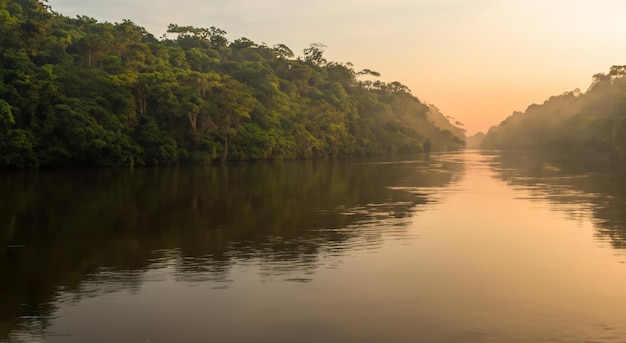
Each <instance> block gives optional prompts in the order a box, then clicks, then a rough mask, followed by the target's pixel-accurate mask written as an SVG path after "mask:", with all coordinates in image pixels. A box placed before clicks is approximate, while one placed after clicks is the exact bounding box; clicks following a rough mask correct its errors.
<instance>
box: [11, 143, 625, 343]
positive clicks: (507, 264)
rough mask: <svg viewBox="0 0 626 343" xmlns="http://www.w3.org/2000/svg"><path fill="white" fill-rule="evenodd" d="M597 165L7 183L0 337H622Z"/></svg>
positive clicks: (395, 163) (303, 170) (613, 237)
mask: <svg viewBox="0 0 626 343" xmlns="http://www.w3.org/2000/svg"><path fill="white" fill-rule="evenodd" d="M599 167H600V165H598V164H590V165H585V164H581V163H580V161H577V160H576V159H575V158H563V157H560V158H554V157H545V156H543V157H530V156H526V155H523V154H506V155H502V154H496V153H493V154H491V153H478V152H472V151H469V152H464V153H454V154H440V155H432V156H430V157H429V158H424V157H414V158H403V159H396V160H382V161H381V160H363V161H295V162H277V163H245V164H229V165H225V166H202V167H183V166H181V167H172V168H145V169H134V170H127V169H105V170H71V171H39V172H25V173H4V174H0V191H1V194H3V195H2V197H1V198H0V272H1V273H2V278H1V279H2V281H1V282H0V297H1V298H0V300H1V301H0V341H1V342H31V341H35V342H87V341H88V342H173V341H180V342H206V341H215V342H320V341H323V342H381V341H386V342H416V341H423V342H528V341H538V342H589V341H591V342H624V341H626V310H624V305H626V265H625V264H624V263H623V262H624V261H626V259H625V258H624V251H623V248H624V246H625V245H624V243H625V242H626V239H625V238H626V213H625V212H626V211H625V210H626V207H625V206H626V205H625V204H626V181H624V180H626V179H625V178H624V177H623V176H624V174H623V173H621V172H619V171H615V170H613V171H611V169H604V168H599ZM609 167H610V166H609Z"/></svg>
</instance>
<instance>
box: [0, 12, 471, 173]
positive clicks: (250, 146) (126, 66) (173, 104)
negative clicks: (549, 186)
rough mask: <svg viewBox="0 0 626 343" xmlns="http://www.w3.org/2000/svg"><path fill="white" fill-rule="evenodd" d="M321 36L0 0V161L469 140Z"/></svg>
mask: <svg viewBox="0 0 626 343" xmlns="http://www.w3.org/2000/svg"><path fill="white" fill-rule="evenodd" d="M324 48H325V46H324V45H323V44H319V43H314V44H311V45H310V46H308V47H307V48H306V49H304V51H303V52H302V55H301V56H296V54H295V53H294V52H293V51H292V50H291V49H290V48H289V47H287V46H285V45H284V44H276V45H274V46H271V47H270V46H267V45H266V44H264V43H263V44H257V43H255V42H253V41H251V40H249V39H247V38H239V39H235V40H234V41H230V40H229V39H228V38H227V37H226V32H225V31H224V30H221V29H219V28H215V27H210V28H197V27H191V26H181V25H178V24H170V25H169V26H168V30H167V34H165V35H163V37H160V38H156V37H154V36H153V35H152V34H150V33H149V32H146V30H145V29H144V28H142V27H141V26H138V25H136V24H135V23H133V22H132V21H131V20H123V21H122V22H119V23H108V22H104V23H101V22H98V21H97V20H96V19H93V18H90V17H87V16H79V17H76V18H69V17H66V16H63V15H61V14H59V13H56V12H54V11H53V9H51V8H50V6H49V5H48V3H47V2H46V1H45V0H41V1H38V0H0V168H38V167H90V166H141V165H167V164H178V163H211V162H212V161H226V160H263V159H300V158H337V157H349V156H368V155H377V154H402V153H427V152H429V151H450V150H456V149H460V148H462V147H464V145H465V142H464V139H465V136H464V131H463V130H462V129H460V128H458V127H456V126H454V125H452V124H450V123H449V122H448V121H447V119H446V118H445V116H443V114H441V113H440V112H439V111H438V110H437V109H436V107H434V106H430V105H428V104H425V103H423V102H421V101H420V100H419V99H418V98H417V97H415V96H413V95H412V94H411V91H410V90H409V88H408V87H406V86H405V85H403V84H402V83H400V82H397V81H393V82H383V81H380V80H378V78H379V77H380V74H379V73H377V72H375V71H372V70H370V69H363V70H355V69H354V66H353V64H351V63H349V62H348V63H339V62H332V61H328V60H326V58H325V57H324ZM435 123H439V124H435ZM441 123H444V125H442V124H441Z"/></svg>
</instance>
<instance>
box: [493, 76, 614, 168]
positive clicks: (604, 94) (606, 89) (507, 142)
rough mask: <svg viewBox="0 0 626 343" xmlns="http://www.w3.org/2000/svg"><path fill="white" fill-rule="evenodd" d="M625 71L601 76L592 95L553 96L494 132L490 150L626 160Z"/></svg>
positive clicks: (589, 92) (514, 117)
mask: <svg viewBox="0 0 626 343" xmlns="http://www.w3.org/2000/svg"><path fill="white" fill-rule="evenodd" d="M624 76H626V66H613V67H611V68H610V70H609V73H608V74H602V73H601V74H596V75H594V76H593V81H592V83H591V86H590V87H589V89H588V90H587V92H585V93H583V92H581V91H580V90H574V91H572V92H566V93H563V94H562V95H559V96H553V97H551V98H550V99H548V100H547V101H546V102H544V103H543V104H542V105H531V106H529V107H528V108H527V109H526V111H525V112H523V113H522V112H516V113H514V114H513V115H511V116H510V117H508V118H507V119H506V120H504V121H503V122H502V123H501V124H500V125H499V126H495V127H493V128H491V129H490V130H489V132H488V133H487V135H486V136H485V137H484V139H483V142H482V148H485V149H505V150H540V151H555V152H568V153H582V154H587V155H592V154H609V155H611V156H612V157H613V158H621V159H623V158H626V140H625V138H624V137H626V78H624Z"/></svg>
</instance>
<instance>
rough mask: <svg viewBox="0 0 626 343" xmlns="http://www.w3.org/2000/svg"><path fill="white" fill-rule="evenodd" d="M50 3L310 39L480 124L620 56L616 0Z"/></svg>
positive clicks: (140, 20) (145, 22) (293, 41)
mask: <svg viewBox="0 0 626 343" xmlns="http://www.w3.org/2000/svg"><path fill="white" fill-rule="evenodd" d="M49 4H50V5H51V6H52V9H53V10H54V11H56V12H59V13H61V14H64V15H67V16H75V15H77V14H81V15H87V16H90V17H94V18H96V19H98V20H99V21H110V22H120V21H121V20H122V19H130V20H132V21H134V22H135V23H137V24H138V25H141V26H144V27H145V28H146V29H147V30H148V31H149V32H151V33H153V34H154V35H155V36H157V37H159V36H161V35H162V34H163V33H164V32H165V30H166V29H167V25H168V24H169V23H177V24H180V25H193V26H198V27H211V26H215V27H218V28H221V29H223V30H225V31H226V32H227V38H228V39H229V40H231V41H232V40H235V39H237V38H241V37H246V38H249V39H251V40H253V41H254V42H256V43H266V44H267V45H270V46H272V45H274V44H279V43H281V44H285V45H287V46H289V47H290V48H291V49H292V50H293V51H294V52H295V53H296V54H297V55H298V54H301V52H302V49H304V48H305V47H307V46H308V45H309V44H311V43H322V44H324V45H326V46H327V47H326V52H325V57H326V59H328V60H330V61H334V62H351V63H353V64H354V66H355V68H356V69H364V68H368V69H372V70H375V71H378V72H380V73H381V80H382V81H386V82H391V81H400V82H401V83H403V84H405V85H406V86H408V87H409V88H410V89H411V90H412V91H413V94H414V95H415V96H417V97H418V98H420V100H422V101H424V102H426V103H431V104H434V105H435V106H437V107H438V108H439V109H440V110H441V111H442V112H443V113H444V114H446V115H449V116H452V117H455V118H457V120H459V121H461V122H463V123H464V124H465V127H466V129H467V130H468V134H473V133H475V132H477V131H486V130H488V129H489V127H490V126H492V125H497V124H498V123H500V122H501V121H502V120H503V119H504V118H506V117H507V116H509V115H510V114H511V113H512V112H513V111H523V110H525V109H526V107H527V106H528V105H530V104H532V103H542V102H543V101H544V100H546V99H547V98H549V97H550V96H552V95H557V94H561V93H563V92H566V91H571V90H573V89H575V88H580V89H582V90H583V91H584V90H586V89H587V87H588V86H589V84H590V83H591V78H592V76H593V75H594V74H596V73H600V72H607V71H608V69H609V68H610V67H611V66H612V65H615V64H626V44H624V37H626V20H624V13H626V1H622V0H593V1H590V0H583V1H564V0H551V1H546V0H526V1H518V0H386V1H378V0H376V1H375V0H334V1H330V0H312V1H308V2H296V1H289V0H264V1H260V0H259V1H254V0H229V1H223V0H176V1H174V0H162V1H159V2H154V1H149V0H134V1H132V2H129V1H123V0H97V1H96V0H49Z"/></svg>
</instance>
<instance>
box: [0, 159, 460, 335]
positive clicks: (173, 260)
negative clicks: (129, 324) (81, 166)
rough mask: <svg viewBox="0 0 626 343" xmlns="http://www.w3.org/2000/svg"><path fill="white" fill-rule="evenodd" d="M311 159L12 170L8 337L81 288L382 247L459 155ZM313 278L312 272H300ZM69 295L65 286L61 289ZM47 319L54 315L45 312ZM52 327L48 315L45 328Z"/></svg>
mask: <svg viewBox="0 0 626 343" xmlns="http://www.w3.org/2000/svg"><path fill="white" fill-rule="evenodd" d="M433 163H434V162H432V161H429V160H423V161H415V162H413V163H380V164H377V163H359V162H345V161H302V162H283V163H280V162H276V163H245V164H230V165H224V166H203V167H197V166H195V167H172V168H154V169H134V170H128V169H124V170H119V169H108V170H69V171H39V172H33V173H29V172H28V173H10V174H3V175H2V177H1V178H0V192H1V193H2V194H3V197H1V198H0V271H1V272H2V278H1V280H2V281H0V294H2V301H1V302H0V339H5V338H6V337H8V334H9V333H10V332H11V331H12V330H15V328H16V327H17V326H18V324H20V323H21V324H20V325H24V324H25V321H24V318H39V320H38V321H37V325H43V326H45V321H44V319H45V318H47V317H49V316H50V315H51V314H52V313H53V312H54V310H55V305H54V303H55V301H57V300H59V299H58V297H59V296H60V295H62V294H66V295H67V294H74V296H75V297H77V298H80V297H83V296H91V295H94V294H101V293H102V292H111V291H117V290H121V289H128V290H131V291H132V290H137V289H139V288H140V286H141V283H142V282H143V277H144V276H145V271H147V270H149V269H154V268H161V267H168V268H173V270H174V275H175V277H176V279H177V280H179V281H185V282H194V281H213V282H216V283H218V285H217V287H219V286H220V285H219V283H222V284H223V283H227V282H229V279H228V275H229V271H230V269H231V268H232V266H233V265H234V264H236V263H239V264H246V263H253V264H255V265H258V266H261V269H262V270H261V273H262V274H263V275H265V276H267V277H270V278H271V277H273V276H277V277H278V278H279V280H285V279H289V276H290V275H292V274H294V272H297V274H298V275H300V274H304V275H309V274H311V273H313V272H314V271H315V269H316V268H317V267H318V265H319V264H320V262H319V259H320V258H321V257H323V256H341V255H342V254H343V253H344V252H345V251H346V250H347V249H355V248H367V249H369V248H375V247H376V246H378V245H380V244H381V242H382V240H383V237H384V235H385V234H386V232H387V233H390V234H398V232H400V234H401V232H402V230H403V226H404V224H405V223H406V221H407V218H409V217H410V216H411V215H412V213H414V211H415V210H416V209H417V208H419V206H420V205H422V204H425V203H427V202H430V201H433V199H431V198H430V197H429V196H428V195H426V194H415V193H411V192H406V191H401V190H398V189H396V188H394V187H443V186H445V185H447V184H449V183H450V182H451V181H453V180H454V178H455V177H457V176H456V175H458V172H460V171H462V164H460V163H458V162H454V161H450V162H445V163H443V164H441V163H439V164H437V170H433V169H431V168H428V166H430V165H432V164H433ZM292 279H293V280H304V281H306V280H307V279H306V277H304V278H292ZM60 291H62V292H60ZM42 318H44V319H42ZM42 323H43V324H42Z"/></svg>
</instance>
